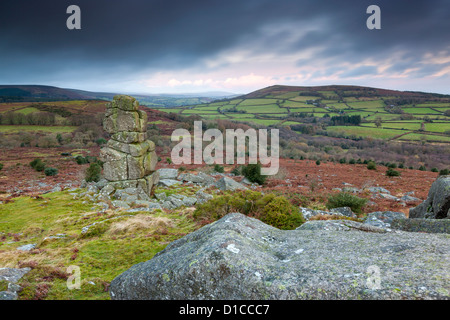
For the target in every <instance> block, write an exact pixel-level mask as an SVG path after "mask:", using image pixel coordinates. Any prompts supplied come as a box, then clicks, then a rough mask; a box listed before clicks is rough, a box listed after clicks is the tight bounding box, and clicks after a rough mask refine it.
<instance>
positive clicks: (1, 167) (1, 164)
mask: <svg viewBox="0 0 450 320" xmlns="http://www.w3.org/2000/svg"><path fill="white" fill-rule="evenodd" d="M2 169H3V163H0V171H1V170H2Z"/></svg>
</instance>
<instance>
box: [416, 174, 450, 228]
mask: <svg viewBox="0 0 450 320" xmlns="http://www.w3.org/2000/svg"><path fill="white" fill-rule="evenodd" d="M449 209H450V176H441V177H439V178H437V179H436V180H435V181H434V182H433V184H432V185H431V188H430V191H429V192H428V197H427V199H426V200H425V201H424V202H422V203H421V204H419V205H418V206H417V207H415V208H411V209H409V217H410V218H425V219H445V218H447V219H448V218H450V216H448V212H449Z"/></svg>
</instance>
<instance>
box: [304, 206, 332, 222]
mask: <svg viewBox="0 0 450 320" xmlns="http://www.w3.org/2000/svg"><path fill="white" fill-rule="evenodd" d="M299 209H300V212H301V213H302V216H303V218H304V219H305V220H309V219H311V217H313V216H316V215H326V214H332V213H330V212H329V211H324V210H314V209H310V208H304V207H300V208H299ZM337 214H339V213H337Z"/></svg>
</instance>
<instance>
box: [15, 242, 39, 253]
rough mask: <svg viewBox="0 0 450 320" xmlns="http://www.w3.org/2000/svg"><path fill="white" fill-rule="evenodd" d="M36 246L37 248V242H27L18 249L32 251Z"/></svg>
mask: <svg viewBox="0 0 450 320" xmlns="http://www.w3.org/2000/svg"><path fill="white" fill-rule="evenodd" d="M34 248H36V244H35V243H31V244H25V245H23V246H20V247H18V248H17V250H20V251H31V250H33V249H34Z"/></svg>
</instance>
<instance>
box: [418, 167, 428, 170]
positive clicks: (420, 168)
mask: <svg viewBox="0 0 450 320" xmlns="http://www.w3.org/2000/svg"><path fill="white" fill-rule="evenodd" d="M419 170H420V171H427V168H425V166H420V167H419Z"/></svg>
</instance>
